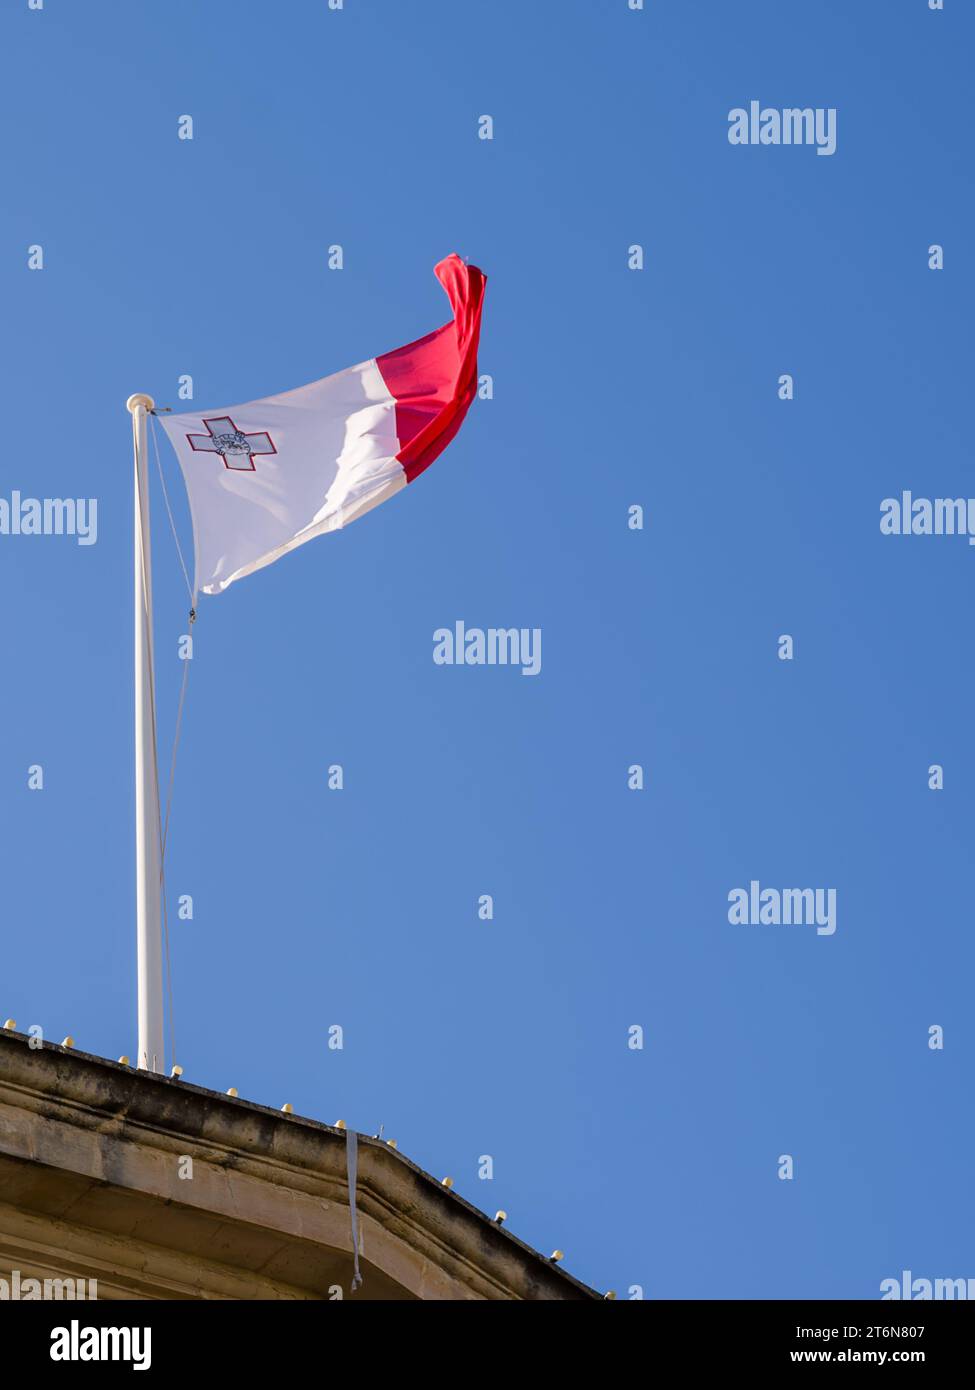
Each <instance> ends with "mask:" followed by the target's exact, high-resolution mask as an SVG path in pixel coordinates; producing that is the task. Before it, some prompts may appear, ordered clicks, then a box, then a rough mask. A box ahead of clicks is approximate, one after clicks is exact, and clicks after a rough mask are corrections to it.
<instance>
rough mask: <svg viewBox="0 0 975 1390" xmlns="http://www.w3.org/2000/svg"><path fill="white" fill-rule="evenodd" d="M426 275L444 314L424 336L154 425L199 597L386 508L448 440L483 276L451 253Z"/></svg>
mask: <svg viewBox="0 0 975 1390" xmlns="http://www.w3.org/2000/svg"><path fill="white" fill-rule="evenodd" d="M435 274H436V276H437V279H438V280H439V281H440V283H441V285H442V286H443V287H444V289H445V290H446V291H447V295H448V298H449V299H450V306H451V308H452V309H453V313H454V316H453V319H452V320H451V322H450V323H445V324H444V325H443V327H442V328H437V329H435V330H434V332H433V333H428V334H427V336H426V337H425V338H419V339H418V340H417V341H416V342H415V343H410V344H409V345H408V346H407V347H401V348H396V349H395V350H394V351H393V352H387V353H384V354H383V355H382V356H381V357H373V358H370V360H369V361H368V362H360V363H359V365H358V366H357V367H348V368H347V369H346V370H345V371H344V372H336V373H335V375H334V376H327V377H325V378H324V379H323V380H322V381H313V382H312V383H311V384H310V385H309V386H299V387H298V388H297V390H295V391H285V392H284V393H283V394H282V395H280V396H265V397H264V399H263V400H260V401H249V402H248V403H247V404H246V405H229V406H222V407H221V408H220V409H219V410H208V411H205V412H204V413H203V414H194V415H163V416H160V417H159V418H160V423H161V424H162V426H163V428H164V429H165V431H166V433H167V435H168V436H169V439H170V442H171V443H172V445H173V448H174V449H175V450H176V455H177V457H178V459H179V464H180V468H181V469H182V470H183V477H184V479H185V481H186V490H187V492H188V493H189V500H190V511H191V512H192V514H193V532H194V537H195V543H196V587H197V588H202V590H203V592H204V593H205V594H219V593H220V592H221V591H222V590H224V589H226V588H227V587H228V585H230V584H232V583H233V582H234V580H235V579H242V578H243V576H244V575H245V574H253V572H254V571H255V570H259V569H262V568H263V567H264V566H265V565H269V564H270V563H271V561H272V560H276V559H277V558H278V556H279V555H284V554H286V553H287V551H289V550H294V549H295V547H296V546H299V545H303V544H304V543H305V541H310V540H311V539H312V537H313V536H320V535H321V534H322V533H323V532H325V531H334V530H336V529H337V528H338V527H340V526H344V525H345V524H346V522H349V521H354V520H355V518H356V517H358V516H362V514H363V513H364V512H368V511H369V510H370V509H371V508H372V507H376V506H378V505H379V503H380V502H385V501H386V498H387V497H392V496H393V494H394V493H395V492H399V491H400V489H401V488H404V487H406V485H407V483H412V482H413V480H414V478H417V477H419V475H420V474H421V473H422V472H423V470H424V469H425V468H427V467H428V466H429V465H430V464H431V463H432V462H433V460H434V459H435V458H436V457H437V455H438V454H439V453H441V451H442V450H443V449H445V448H446V447H447V445H448V444H449V443H450V441H451V440H452V439H453V437H454V435H455V434H456V433H457V431H458V430H459V429H460V426H461V424H462V422H463V419H464V416H465V415H466V414H467V409H468V407H469V405H470V403H471V401H472V400H473V399H474V395H475V393H476V391H477V343H478V337H479V335H480V329H481V305H482V302H483V299H484V285H485V277H484V275H482V273H481V272H480V271H479V270H478V269H477V267H476V266H473V265H466V264H465V263H464V262H463V261H462V260H461V259H460V257H459V256H448V257H447V258H446V260H443V261H441V262H440V264H439V265H438V266H436V267H435Z"/></svg>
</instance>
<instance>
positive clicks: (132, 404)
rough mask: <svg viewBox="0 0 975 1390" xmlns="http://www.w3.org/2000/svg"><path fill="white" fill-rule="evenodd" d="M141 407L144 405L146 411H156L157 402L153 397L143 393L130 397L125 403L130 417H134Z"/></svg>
mask: <svg viewBox="0 0 975 1390" xmlns="http://www.w3.org/2000/svg"><path fill="white" fill-rule="evenodd" d="M140 405H144V406H145V408H146V410H155V408H156V402H155V401H154V400H153V399H152V397H151V396H146V395H144V394H143V393H142V392H141V391H139V392H137V393H136V395H134V396H130V397H129V399H128V400H127V401H126V402H125V408H126V410H127V411H128V412H129V414H130V415H134V414H135V412H136V411H137V410H138V409H139V406H140Z"/></svg>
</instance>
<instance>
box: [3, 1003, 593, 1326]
mask: <svg viewBox="0 0 975 1390" xmlns="http://www.w3.org/2000/svg"><path fill="white" fill-rule="evenodd" d="M353 1153H354V1155H355V1175H356V1176H355V1182H354V1195H355V1207H356V1215H357V1243H358V1254H359V1269H360V1274H361V1279H362V1283H361V1286H360V1287H359V1288H358V1289H357V1290H356V1291H355V1292H354V1293H353V1292H352V1291H351V1290H352V1282H353V1236H352V1231H353V1222H352V1212H351V1208H350V1200H349V1197H350V1181H349V1177H350V1157H352V1155H353ZM188 1160H191V1161H192V1164H191V1167H190V1166H188ZM190 1174H191V1175H190ZM13 1271H19V1274H18V1276H17V1278H18V1282H19V1284H20V1285H23V1281H26V1280H28V1279H37V1280H40V1281H43V1280H45V1279H52V1280H53V1279H61V1280H66V1279H68V1280H80V1279H86V1280H91V1279H96V1280H97V1294H98V1297H99V1298H103V1299H338V1298H348V1297H353V1298H355V1299H357V1300H361V1299H366V1300H389V1299H393V1300H410V1299H514V1300H520V1299H587V1298H598V1297H600V1295H599V1294H597V1293H596V1292H595V1291H594V1290H592V1289H590V1288H588V1287H587V1286H586V1285H584V1284H581V1283H580V1282H579V1281H578V1280H576V1279H574V1278H572V1276H571V1275H569V1274H567V1273H566V1272H565V1271H564V1270H563V1269H562V1268H561V1267H560V1266H559V1265H558V1264H556V1263H553V1262H552V1261H551V1260H549V1259H546V1258H545V1257H544V1256H542V1255H540V1254H539V1253H538V1252H537V1251H535V1250H532V1249H530V1248H529V1247H528V1246H527V1245H525V1244H524V1243H523V1242H522V1241H520V1240H518V1239H517V1238H516V1237H515V1236H513V1235H512V1234H511V1233H510V1232H508V1231H507V1230H506V1229H504V1228H503V1227H502V1226H499V1225H497V1224H495V1222H494V1221H493V1220H491V1219H490V1217H488V1216H486V1215H485V1214H484V1213H483V1212H481V1211H478V1210H477V1208H476V1207H474V1206H472V1205H471V1204H470V1203H469V1202H467V1201H465V1200H464V1199H463V1198H462V1197H460V1196H458V1195H457V1194H456V1193H454V1192H452V1191H451V1190H449V1189H448V1188H447V1187H445V1186H444V1185H443V1184H442V1183H441V1182H438V1181H437V1179H436V1178H434V1177H431V1175H430V1174H429V1173H424V1172H423V1171H422V1170H421V1169H419V1168H418V1167H417V1166H416V1165H415V1164H413V1163H411V1162H410V1161H409V1159H407V1158H405V1157H404V1156H403V1155H402V1154H400V1153H399V1152H398V1151H397V1150H395V1149H394V1148H392V1147H390V1146H389V1145H388V1144H387V1143H385V1142H383V1141H382V1140H379V1139H374V1138H368V1137H366V1136H364V1135H359V1136H356V1137H355V1146H354V1149H353V1147H352V1146H351V1145H350V1142H349V1136H348V1134H347V1133H346V1132H345V1131H344V1130H342V1129H339V1128H334V1127H332V1126H330V1125H323V1124H319V1123H317V1122H316V1121H314V1120H307V1119H303V1118H302V1117H300V1116H297V1115H292V1114H285V1113H282V1112H281V1111H276V1110H270V1109H268V1108H267V1107H265V1106H262V1105H253V1104H251V1103H250V1102H248V1101H245V1100H240V1099H237V1098H236V1097H233V1096H228V1095H222V1094H220V1093H218V1092H215V1091H208V1090H204V1089H203V1088H202V1087H199V1086H192V1085H189V1084H187V1083H186V1082H184V1081H182V1080H173V1079H170V1078H167V1077H161V1076H156V1075H153V1074H151V1073H148V1072H144V1071H136V1070H133V1069H132V1068H131V1067H128V1066H125V1065H121V1064H119V1063H115V1062H109V1061H106V1060H105V1059H103V1058H100V1057H93V1056H90V1055H88V1054H86V1053H83V1052H78V1051H75V1050H73V1049H71V1048H68V1047H59V1046H54V1045H52V1044H50V1043H46V1042H45V1043H44V1045H43V1047H39V1048H32V1047H30V1046H29V1039H28V1038H27V1037H26V1036H25V1035H23V1034H20V1033H17V1032H15V1031H13V1030H12V1029H11V1028H8V1029H5V1030H3V1031H0V1279H3V1280H9V1278H10V1273H12V1272H13ZM8 1272H10V1273H8ZM0 1292H2V1290H0ZM5 1296H7V1295H5ZM21 1296H23V1295H21Z"/></svg>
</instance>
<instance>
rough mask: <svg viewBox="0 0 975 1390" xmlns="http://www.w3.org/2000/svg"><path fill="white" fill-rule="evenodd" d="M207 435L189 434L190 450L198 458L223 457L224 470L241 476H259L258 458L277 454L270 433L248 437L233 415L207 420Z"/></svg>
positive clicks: (264, 432) (205, 423)
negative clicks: (246, 474) (202, 456)
mask: <svg viewBox="0 0 975 1390" xmlns="http://www.w3.org/2000/svg"><path fill="white" fill-rule="evenodd" d="M203 423H204V425H205V426H206V428H207V431H208V432H207V433H206V434H188V435H187V436H186V438H187V439H188V440H189V441H190V448H191V449H193V450H194V451H195V452H196V453H198V454H219V455H220V456H221V458H222V459H223V466H224V468H236V469H237V470H238V472H242V473H243V472H250V473H256V472H257V465H256V464H255V462H254V456H255V454H276V453H277V452H278V451H277V449H275V447H274V441H273V440H272V439H271V436H270V435H269V434H268V433H267V432H266V431H261V432H260V433H258V434H244V432H243V430H239V429H238V428H237V426H236V425H235V424H234V422H233V420H231V418H230V416H229V415H220V416H218V417H217V418H216V419H214V420H204V421H203Z"/></svg>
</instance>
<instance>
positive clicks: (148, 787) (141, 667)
mask: <svg viewBox="0 0 975 1390" xmlns="http://www.w3.org/2000/svg"><path fill="white" fill-rule="evenodd" d="M125 404H126V408H127V409H128V410H129V411H130V413H131V415H132V441H133V444H134V447H135V874H136V931H137V947H138V951H137V955H138V981H139V983H138V995H139V1060H138V1065H139V1066H140V1067H142V1068H143V1069H144V1070H146V1071H156V1072H161V1071H163V1069H164V1065H165V1058H164V1056H163V971H162V932H161V929H160V910H159V901H160V853H159V780H158V778H159V774H158V769H157V766H156V747H155V746H156V737H155V734H156V731H155V699H154V692H153V688H152V670H153V666H152V556H151V550H150V544H149V469H148V466H147V453H146V418H147V412H148V411H150V410H153V409H154V408H155V402H154V401H153V399H152V397H151V396H143V395H135V396H130V397H129V399H128V400H127V401H126V403H125Z"/></svg>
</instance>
